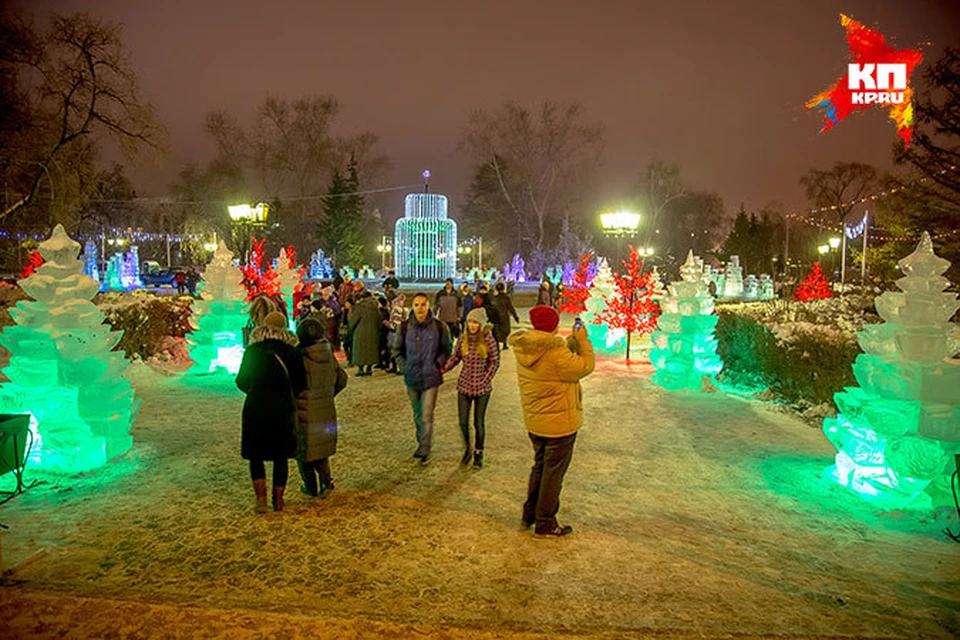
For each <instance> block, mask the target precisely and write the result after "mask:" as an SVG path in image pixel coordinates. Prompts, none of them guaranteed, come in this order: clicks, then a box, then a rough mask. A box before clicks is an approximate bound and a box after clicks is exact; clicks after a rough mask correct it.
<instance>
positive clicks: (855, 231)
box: [843, 213, 867, 240]
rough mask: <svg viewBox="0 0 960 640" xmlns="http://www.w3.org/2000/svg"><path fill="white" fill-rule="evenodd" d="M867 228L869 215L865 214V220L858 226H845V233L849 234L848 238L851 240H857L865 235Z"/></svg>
mask: <svg viewBox="0 0 960 640" xmlns="http://www.w3.org/2000/svg"><path fill="white" fill-rule="evenodd" d="M866 228H867V214H866V213H865V214H863V219H862V220H860V222H858V223H857V224H854V225H846V224H845V225H843V232H844V233H845V234H847V238H848V239H850V240H856V239H857V238H859V237H860V235H861V234H862V233H863V231H864V229H866Z"/></svg>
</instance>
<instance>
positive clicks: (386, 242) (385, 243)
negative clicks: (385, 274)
mask: <svg viewBox="0 0 960 640" xmlns="http://www.w3.org/2000/svg"><path fill="white" fill-rule="evenodd" d="M392 240H393V238H391V237H389V236H381V237H380V244H378V245H377V253H379V254H380V268H381V269H386V268H387V254H388V253H390V252H392V251H393V245H392V244H391V241H392Z"/></svg>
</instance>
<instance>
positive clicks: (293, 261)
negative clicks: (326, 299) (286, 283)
mask: <svg viewBox="0 0 960 640" xmlns="http://www.w3.org/2000/svg"><path fill="white" fill-rule="evenodd" d="M286 256H287V267H288V268H290V269H295V270H296V272H297V276H299V281H298V282H297V284H296V285H295V286H294V288H293V308H294V309H296V308H298V307H299V306H300V301H301V300H303V298H304V296H306V295H307V294H308V293H309V292H310V288H309V287H308V286H307V273H308V272H309V270H308V269H307V267H306V266H304V265H302V264H297V250H296V249H294V248H293V245H292V244H291V245H287V250H286Z"/></svg>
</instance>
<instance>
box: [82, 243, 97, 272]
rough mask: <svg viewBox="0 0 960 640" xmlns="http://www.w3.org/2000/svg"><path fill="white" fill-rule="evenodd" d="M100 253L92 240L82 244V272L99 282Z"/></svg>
mask: <svg viewBox="0 0 960 640" xmlns="http://www.w3.org/2000/svg"><path fill="white" fill-rule="evenodd" d="M99 258H100V252H99V251H98V249H97V243H96V242H94V241H93V240H87V241H86V242H84V243H83V272H84V273H85V274H87V275H88V276H90V277H91V278H93V279H94V280H96V281H97V282H100V268H99V267H98V266H97V265H98V264H99Z"/></svg>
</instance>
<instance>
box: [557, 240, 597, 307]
mask: <svg viewBox="0 0 960 640" xmlns="http://www.w3.org/2000/svg"><path fill="white" fill-rule="evenodd" d="M592 261H593V253H592V252H591V253H588V254H587V255H583V254H582V253H581V254H580V263H579V264H578V265H577V268H576V270H575V271H574V272H573V280H571V281H570V282H569V283H568V284H567V285H566V286H564V288H563V293H562V294H561V295H560V311H561V312H564V313H570V314H573V315H579V314H581V313H583V312H584V311H586V310H587V305H586V304H585V303H586V301H587V298H589V297H590V286H591V284H592V283H593V277H592V276H591V274H590V263H591V262H592Z"/></svg>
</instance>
